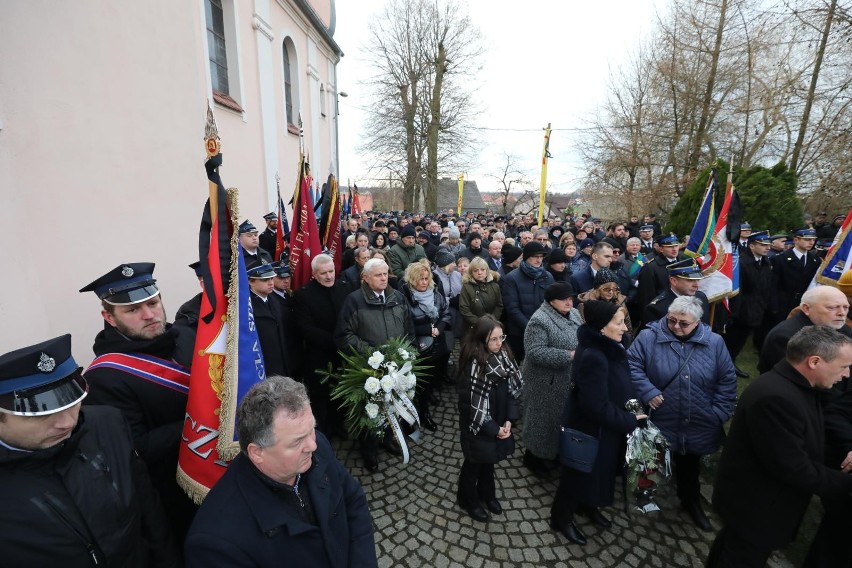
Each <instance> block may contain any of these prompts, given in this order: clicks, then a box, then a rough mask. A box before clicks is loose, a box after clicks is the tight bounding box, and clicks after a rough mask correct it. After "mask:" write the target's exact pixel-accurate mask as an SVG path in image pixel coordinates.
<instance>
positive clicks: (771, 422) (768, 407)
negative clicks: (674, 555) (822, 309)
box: [707, 326, 852, 567]
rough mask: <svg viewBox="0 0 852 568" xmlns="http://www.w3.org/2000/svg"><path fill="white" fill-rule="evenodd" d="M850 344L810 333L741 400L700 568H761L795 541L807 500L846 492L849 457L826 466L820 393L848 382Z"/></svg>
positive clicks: (816, 330) (796, 339) (823, 330)
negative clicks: (715, 520) (720, 524)
mask: <svg viewBox="0 0 852 568" xmlns="http://www.w3.org/2000/svg"><path fill="white" fill-rule="evenodd" d="M850 365H852V339H850V338H848V337H846V336H844V335H842V334H840V333H838V332H837V331H835V330H832V329H830V328H827V327H824V326H809V327H807V328H805V329H802V330H801V331H799V332H798V333H797V334H796V335H794V336H793V337H792V338H791V339H790V342H789V343H788V344H787V354H786V360H784V361H781V362H780V363H778V364H777V365H775V367H774V368H773V369H772V371H770V372H768V373H766V374H764V375H761V376H760V377H758V378H757V379H756V380H755V381H754V383H753V384H751V385H750V386H749V387H748V388H747V389H746V390H745V392H744V393H743V395H742V397H741V398H740V402H739V404H738V405H737V410H736V412H735V414H734V419H733V422H732V423H731V429H730V432H729V434H728V439H727V441H726V442H725V448H724V450H723V451H722V457H721V459H720V461H719V470H718V472H717V474H716V484H715V488H714V490H713V506H714V507H715V509H716V511H717V512H718V513H719V515H720V516H721V517H722V520H723V521H724V523H725V526H724V528H723V529H722V530H721V531H720V532H719V535H718V536H717V537H716V540H715V542H714V543H713V546H712V548H711V549H710V554H709V556H708V558H707V566H708V567H715V566H755V567H758V566H760V567H762V566H764V565H765V563H766V560H767V559H768V558H769V555H770V554H771V553H772V551H773V550H777V549H780V548H784V547H785V546H787V545H788V544H789V542H790V541H791V540H792V539H793V538H794V536H795V534H796V531H797V530H798V527H799V523H800V522H801V520H802V516H803V515H804V513H805V510H806V509H807V507H808V504H809V503H810V500H811V496H812V495H813V494H817V495H820V496H829V497H830V496H843V495H848V494H849V492H850V491H852V476H850V475H848V473H849V472H850V471H852V457H850V456H846V457H844V458H843V460H842V461H841V462H840V463H836V464H832V465H831V466H827V465H825V464H824V463H823V459H824V430H825V428H824V417H823V410H822V402H821V399H822V392H824V391H825V390H827V389H830V388H831V387H832V386H833V385H834V384H835V383H837V382H838V381H840V380H841V379H843V378H844V377H848V376H849V366H850Z"/></svg>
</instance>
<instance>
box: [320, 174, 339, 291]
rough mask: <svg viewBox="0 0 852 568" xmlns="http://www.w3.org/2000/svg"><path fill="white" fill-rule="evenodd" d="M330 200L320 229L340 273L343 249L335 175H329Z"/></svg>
mask: <svg viewBox="0 0 852 568" xmlns="http://www.w3.org/2000/svg"><path fill="white" fill-rule="evenodd" d="M328 186H329V201H328V204H327V205H324V206H323V209H325V210H326V211H328V215H326V216H325V219H324V221H325V225H324V226H323V228H322V229H321V230H320V235H322V242H323V246H324V247H325V249H326V253H327V254H328V255H329V256H331V258H333V259H334V272H335V274H340V271H341V262H342V260H343V250H342V247H341V246H340V194H339V193H338V187H337V180H336V179H334V176H332V175H330V176H328Z"/></svg>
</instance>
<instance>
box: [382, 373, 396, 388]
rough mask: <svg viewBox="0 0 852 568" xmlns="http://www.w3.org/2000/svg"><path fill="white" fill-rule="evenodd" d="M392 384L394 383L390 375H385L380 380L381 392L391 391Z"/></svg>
mask: <svg viewBox="0 0 852 568" xmlns="http://www.w3.org/2000/svg"><path fill="white" fill-rule="evenodd" d="M394 382H395V381H394V380H393V378H392V377H391V376H390V375H385V376H384V377H382V380H381V385H382V390H383V391H385V392H390V391H391V390H392V389H393V385H394Z"/></svg>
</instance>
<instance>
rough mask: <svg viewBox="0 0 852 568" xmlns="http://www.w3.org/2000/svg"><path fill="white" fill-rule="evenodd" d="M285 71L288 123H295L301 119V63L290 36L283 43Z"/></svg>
mask: <svg viewBox="0 0 852 568" xmlns="http://www.w3.org/2000/svg"><path fill="white" fill-rule="evenodd" d="M282 56H283V67H284V68H283V71H284V113H285V116H286V117H287V124H292V125H295V124H296V123H297V122H298V121H299V72H298V69H299V63H298V60H297V56H296V46H295V45H294V44H293V40H292V39H290V38H289V37H286V38H284V43H283V45H282Z"/></svg>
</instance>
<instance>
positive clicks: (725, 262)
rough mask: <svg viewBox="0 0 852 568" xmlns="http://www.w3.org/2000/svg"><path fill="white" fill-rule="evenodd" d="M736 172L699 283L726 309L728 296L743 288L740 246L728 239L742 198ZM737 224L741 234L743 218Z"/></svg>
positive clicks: (730, 175) (701, 260) (702, 261)
mask: <svg viewBox="0 0 852 568" xmlns="http://www.w3.org/2000/svg"><path fill="white" fill-rule="evenodd" d="M733 175H734V174H733V172H728V183H727V184H726V186H725V201H724V202H723V204H722V210H721V211H719V216H718V218H717V219H716V223H715V228H714V231H715V234H714V236H713V238H712V239H711V240H710V242H709V243H708V246H707V253H706V254H705V255H704V256H702V257H701V258H699V259H697V262H698V264H699V266H701V271H702V273H703V274H704V276H705V278H703V279H702V280H701V281H700V282H699V285H698V289H699V290H701V291H702V292H704V294H706V295H707V299H708V300H709V301H710V302H716V301H719V300H722V301H724V302H725V307H726V308H727V299H728V298H732V297H734V296H736V295H737V294H738V293H739V289H740V285H739V282H740V278H739V254H738V248H737V247H736V246H734V245H733V244H732V241H731V240H730V239H729V238H728V226H729V225H730V224H731V223H732V220H731V216H730V213H731V208H732V206H734V207H736V208H737V210H738V207H739V206H738V203H739V198H738V197H737V196H736V191H734V184H733ZM736 223H737V228H736V231H737V233H736V234H737V235H739V221H736ZM691 240H692V239H691V238H690V241H691Z"/></svg>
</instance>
